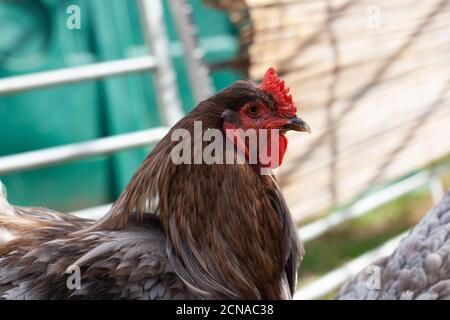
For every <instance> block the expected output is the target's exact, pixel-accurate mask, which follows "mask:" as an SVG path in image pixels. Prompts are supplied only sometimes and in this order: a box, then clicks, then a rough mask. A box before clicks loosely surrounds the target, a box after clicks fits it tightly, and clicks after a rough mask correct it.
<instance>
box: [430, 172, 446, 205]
mask: <svg viewBox="0 0 450 320" xmlns="http://www.w3.org/2000/svg"><path fill="white" fill-rule="evenodd" d="M430 193H431V198H432V199H433V203H434V204H438V203H439V201H441V200H442V198H443V197H444V195H445V188H444V184H443V183H442V180H441V179H440V177H439V176H433V177H432V178H431V179H430Z"/></svg>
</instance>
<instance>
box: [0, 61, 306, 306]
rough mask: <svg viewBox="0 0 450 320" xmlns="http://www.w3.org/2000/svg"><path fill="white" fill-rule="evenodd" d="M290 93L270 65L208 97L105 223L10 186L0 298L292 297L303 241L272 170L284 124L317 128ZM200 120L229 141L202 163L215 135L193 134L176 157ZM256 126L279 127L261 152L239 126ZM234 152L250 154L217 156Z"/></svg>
mask: <svg viewBox="0 0 450 320" xmlns="http://www.w3.org/2000/svg"><path fill="white" fill-rule="evenodd" d="M288 91H289V89H288V88H286V87H285V85H284V82H283V81H282V80H280V79H279V78H278V76H277V74H276V73H275V70H274V69H273V68H270V69H269V70H268V71H267V73H266V74H265V76H264V78H263V81H262V83H261V84H260V85H256V84H254V83H252V82H250V81H237V82H235V83H233V84H232V85H231V86H229V87H227V88H226V89H224V90H222V91H220V92H218V93H217V94H216V95H214V96H213V97H211V98H209V99H207V100H205V101H203V102H201V103H200V104H199V105H198V106H197V107H196V108H194V109H193V110H192V111H191V112H190V113H188V114H187V115H186V116H185V117H184V118H183V119H181V120H180V121H179V122H178V123H177V124H175V126H174V127H173V128H171V130H170V131H169V133H168V134H167V135H166V136H165V137H164V138H163V139H162V140H161V141H160V142H159V143H158V144H157V145H156V146H155V147H154V148H153V150H152V151H151V152H150V153H149V155H148V156H147V158H146V159H145V160H144V161H143V163H142V165H141V166H140V167H139V168H138V170H137V171H136V173H135V174H134V176H133V177H132V178H131V180H130V182H129V184H128V185H127V187H126V189H125V190H124V192H123V193H122V194H121V195H120V197H119V198H118V199H117V201H116V202H115V203H114V205H113V206H112V208H111V209H110V211H109V212H108V213H107V214H106V215H105V216H104V217H103V218H102V219H100V220H99V221H94V220H88V219H81V218H77V217H74V216H72V215H69V214H63V213H59V212H54V211H51V210H48V209H42V208H25V207H19V206H11V205H10V204H8V202H7V201H6V193H5V191H3V192H2V193H1V194H0V233H1V234H0V238H1V237H2V235H3V239H4V240H3V242H0V297H1V298H3V299H289V298H291V297H292V294H293V292H294V288H295V286H296V275H297V270H298V268H299V263H300V259H301V256H302V254H303V249H302V246H301V244H300V243H299V240H298V237H297V232H296V227H295V225H294V223H293V221H292V219H291V216H290V213H289V210H288V208H287V206H286V203H285V200H284V198H283V196H282V194H281V193H280V190H279V188H278V186H277V183H276V181H275V179H274V177H273V175H272V174H270V172H271V171H270V170H271V168H274V167H276V166H278V165H279V164H280V163H281V161H282V159H283V156H284V153H285V151H286V147H287V138H286V136H285V133H286V131H288V130H295V131H308V132H310V128H309V126H308V125H307V124H306V123H305V122H304V121H303V120H302V119H301V118H299V117H297V115H296V113H297V110H296V107H295V105H294V103H293V101H292V96H291V95H289V94H288ZM195 123H201V125H202V129H201V130H202V131H201V132H202V133H203V134H206V133H207V132H209V131H212V130H213V129H215V130H216V132H219V133H220V138H223V141H224V143H223V148H222V147H221V148H220V149H217V148H216V150H215V153H216V154H215V155H214V154H213V155H214V156H216V158H215V159H216V161H215V162H214V163H205V161H203V162H202V161H200V163H197V160H198V159H197V160H196V159H195V157H196V155H198V152H199V150H200V153H201V152H202V150H205V149H206V148H208V141H202V142H201V144H200V148H198V147H195V145H196V142H197V140H198V139H194V140H186V141H190V142H189V143H188V146H189V148H188V149H185V150H184V151H183V152H182V157H183V159H185V160H192V163H175V162H174V157H173V153H174V150H175V149H176V148H178V147H179V144H180V141H179V140H177V141H174V139H173V135H174V134H175V133H176V132H179V131H181V132H183V133H188V134H194V129H195V128H194V127H195ZM248 129H254V130H255V131H256V132H258V133H259V132H262V131H263V130H267V131H268V134H267V135H268V136H270V137H271V139H270V141H271V144H270V145H269V144H268V143H266V144H263V143H262V144H261V145H262V147H261V148H262V152H259V153H258V154H257V155H256V158H255V154H254V153H252V152H250V149H251V147H252V146H251V145H250V139H247V138H248V137H246V136H243V135H242V132H244V133H245V130H248ZM239 132H240V133H239ZM257 137H258V141H259V140H262V139H260V136H259V135H257ZM274 137H275V138H276V141H275V143H272V142H274ZM216 138H218V137H217V136H216ZM210 140H211V139H210ZM225 141H227V142H230V144H231V145H232V146H233V148H231V149H230V148H227V147H225V145H226V143H225ZM190 151H192V152H190ZM219 151H220V152H219ZM222 151H223V153H222ZM213 153H214V152H213ZM230 153H231V154H230ZM220 154H222V157H223V158H220ZM230 156H231V157H230ZM226 157H229V158H227V159H230V158H232V159H235V160H236V159H238V160H239V159H240V160H241V161H240V162H238V161H237V162H236V163H232V164H229V163H225V161H224V162H221V161H217V160H224V159H225V158H226ZM263 158H266V159H263ZM267 158H268V161H267ZM263 160H264V161H263ZM187 162H189V161H187ZM264 170H265V171H264ZM267 170H269V171H267ZM77 277H78V278H79V279H76V278H77ZM72 280H74V282H73V283H72V282H71V281H72ZM77 283H78V285H77ZM71 284H72V285H71ZM73 284H75V285H73Z"/></svg>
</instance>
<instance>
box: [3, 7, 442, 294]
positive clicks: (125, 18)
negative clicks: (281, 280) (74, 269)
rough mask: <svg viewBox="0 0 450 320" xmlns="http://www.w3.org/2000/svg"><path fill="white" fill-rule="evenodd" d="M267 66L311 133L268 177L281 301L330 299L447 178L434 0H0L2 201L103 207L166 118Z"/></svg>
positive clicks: (84, 210) (293, 142)
mask: <svg viewBox="0 0 450 320" xmlns="http://www.w3.org/2000/svg"><path fill="white" fill-rule="evenodd" d="M269 66H273V67H275V69H276V70H277V71H278V73H279V75H280V77H283V78H284V79H285V80H286V83H287V84H288V85H289V86H290V87H291V92H292V94H293V97H294V99H295V100H296V103H297V104H298V105H299V106H300V107H299V109H300V113H301V114H302V118H304V119H305V120H306V121H307V122H308V123H309V124H310V125H311V127H312V129H313V134H312V135H292V136H291V137H290V139H289V141H290V146H289V148H288V153H287V155H286V160H285V162H284V164H283V167H282V168H280V169H279V170H278V171H277V173H276V174H277V177H278V179H279V182H280V185H281V187H282V189H283V193H284V194H285V196H286V198H287V201H288V205H289V207H290V209H291V211H292V213H293V215H294V216H295V219H296V221H297V222H298V223H299V226H302V227H301V228H300V234H301V235H302V237H303V238H304V240H305V248H306V252H307V253H306V256H305V258H304V261H303V264H302V268H301V273H300V286H301V287H302V291H299V293H298V295H297V298H327V297H332V296H333V293H334V290H335V289H336V288H337V287H338V286H339V285H340V284H341V283H342V282H343V281H344V280H345V279H346V278H348V276H349V275H351V274H354V273H355V272H356V271H358V268H360V267H361V266H362V267H364V266H366V265H367V264H369V263H370V262H371V261H372V260H373V259H375V258H377V257H379V256H381V255H383V254H386V253H389V250H391V249H392V247H393V246H395V244H396V243H397V242H398V239H399V235H402V234H403V232H405V231H407V230H408V229H410V228H411V227H412V226H414V225H415V224H416V223H417V222H418V221H419V220H420V219H421V217H422V216H423V215H424V214H425V213H426V211H427V210H428V209H429V208H431V207H432V205H433V203H435V202H437V201H438V200H439V199H440V198H441V197H442V196H443V194H444V192H445V191H446V190H448V189H449V188H450V90H449V88H450V0H429V1H412V0H409V1H408V0H391V1H387V0H383V1H381V0H380V1H365V0H361V1H354V0H304V1H299V0H279V1H277V0H233V1H231V0H163V1H160V0H140V1H138V0H117V1H106V0H78V1H77V0H71V1H65V0H3V1H0V137H1V139H0V178H1V180H2V182H3V183H4V184H5V185H6V187H7V190H8V194H9V200H10V201H11V202H12V203H14V204H20V205H24V206H44V207H49V208H52V209H56V210H61V211H69V212H72V211H76V213H77V214H79V215H85V216H95V215H98V214H101V213H102V212H103V213H104V212H105V211H106V209H107V207H108V204H109V203H111V202H112V201H114V199H115V198H116V197H117V196H118V195H119V194H120V192H121V191H122V189H123V188H124V186H125V185H126V183H127V182H128V179H129V178H130V177H131V175H132V174H133V172H134V171H135V170H136V168H137V167H138V166H139V164H140V162H141V161H142V160H143V158H144V157H145V155H146V154H147V153H148V151H149V150H150V149H151V147H152V145H154V143H156V142H157V141H158V139H159V138H160V137H162V135H163V134H164V132H165V130H166V129H167V127H169V126H170V125H171V124H173V121H174V119H176V117H177V116H179V115H182V114H183V113H185V112H187V111H188V110H190V109H191V108H192V107H193V106H195V105H196V103H197V102H198V101H200V100H202V99H203V98H205V97H208V96H209V95H211V94H212V93H213V92H215V91H217V90H220V89H222V88H224V87H226V86H228V85H229V84H231V83H232V82H233V81H235V80H237V79H240V78H250V79H253V80H255V81H257V80H259V79H260V78H261V77H262V75H263V74H264V72H265V71H266V70H267V68H268V67H269ZM80 210H81V211H80Z"/></svg>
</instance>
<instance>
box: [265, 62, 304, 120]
mask: <svg viewBox="0 0 450 320" xmlns="http://www.w3.org/2000/svg"><path fill="white" fill-rule="evenodd" d="M259 87H260V88H261V89H262V90H264V91H266V92H268V93H270V94H271V95H272V97H273V98H274V100H275V102H276V103H277V104H278V110H279V111H281V112H283V113H294V114H295V113H297V108H296V107H295V104H294V102H293V101H292V96H291V95H290V94H289V88H288V87H285V86H284V81H283V80H281V79H280V78H278V75H277V73H276V71H275V69H274V68H273V67H270V68H269V69H268V70H267V71H266V74H265V75H264V78H263V80H262V82H261V84H260V85H259Z"/></svg>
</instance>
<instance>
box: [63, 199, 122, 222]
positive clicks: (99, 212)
mask: <svg viewBox="0 0 450 320" xmlns="http://www.w3.org/2000/svg"><path fill="white" fill-rule="evenodd" d="M112 205H113V204H112V203H108V204H104V205H101V206H97V207H92V208H87V209H83V210H78V211H73V212H71V214H73V215H75V216H77V217H80V218H85V219H94V220H98V219H100V218H101V217H103V216H104V215H105V214H106V213H107V212H108V211H109V209H110V208H111V206H112Z"/></svg>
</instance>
